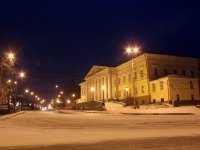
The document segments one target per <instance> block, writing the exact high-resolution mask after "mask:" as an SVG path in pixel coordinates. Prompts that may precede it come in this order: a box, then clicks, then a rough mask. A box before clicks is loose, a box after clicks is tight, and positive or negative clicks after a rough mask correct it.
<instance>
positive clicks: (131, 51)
mask: <svg viewBox="0 0 200 150" xmlns="http://www.w3.org/2000/svg"><path fill="white" fill-rule="evenodd" d="M126 52H127V53H128V54H130V55H131V68H132V78H133V103H134V109H136V99H135V80H134V61H133V56H134V55H136V54H137V53H138V52H139V48H138V47H128V48H127V49H126ZM127 105H128V104H127Z"/></svg>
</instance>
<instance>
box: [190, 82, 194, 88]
mask: <svg viewBox="0 0 200 150" xmlns="http://www.w3.org/2000/svg"><path fill="white" fill-rule="evenodd" d="M190 89H194V85H193V82H192V81H190Z"/></svg>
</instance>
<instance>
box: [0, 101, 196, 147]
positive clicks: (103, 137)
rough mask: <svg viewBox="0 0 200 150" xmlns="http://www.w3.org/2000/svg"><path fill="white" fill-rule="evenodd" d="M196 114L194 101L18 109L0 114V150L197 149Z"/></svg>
mask: <svg viewBox="0 0 200 150" xmlns="http://www.w3.org/2000/svg"><path fill="white" fill-rule="evenodd" d="M155 112H157V113H155ZM166 113H167V114H166ZM199 117H200V109H199V108H197V107H195V106H185V107H172V108H140V109H136V110H134V109H132V108H131V107H120V106H118V105H114V106H113V105H109V104H107V111H72V110H65V111H25V112H23V111H22V112H20V113H16V114H10V115H4V116H0V133H1V134H0V135H1V140H0V149H2V150H7V149H12V150H15V149H42V150H43V149H59V150H64V149H99V150H100V149H130V150H131V149H200V146H199V138H200V118H199Z"/></svg>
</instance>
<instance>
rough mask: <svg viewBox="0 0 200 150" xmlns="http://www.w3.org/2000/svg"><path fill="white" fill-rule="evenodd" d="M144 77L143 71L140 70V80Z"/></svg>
mask: <svg viewBox="0 0 200 150" xmlns="http://www.w3.org/2000/svg"><path fill="white" fill-rule="evenodd" d="M143 76H144V72H143V70H140V77H141V78H142V77H143Z"/></svg>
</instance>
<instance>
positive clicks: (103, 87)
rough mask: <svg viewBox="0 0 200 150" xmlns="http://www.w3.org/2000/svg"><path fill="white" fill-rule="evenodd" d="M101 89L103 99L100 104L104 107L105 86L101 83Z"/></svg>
mask: <svg viewBox="0 0 200 150" xmlns="http://www.w3.org/2000/svg"><path fill="white" fill-rule="evenodd" d="M101 89H102V91H103V101H102V106H103V107H104V106H105V101H104V90H105V86H104V85H103V86H102V87H101Z"/></svg>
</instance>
